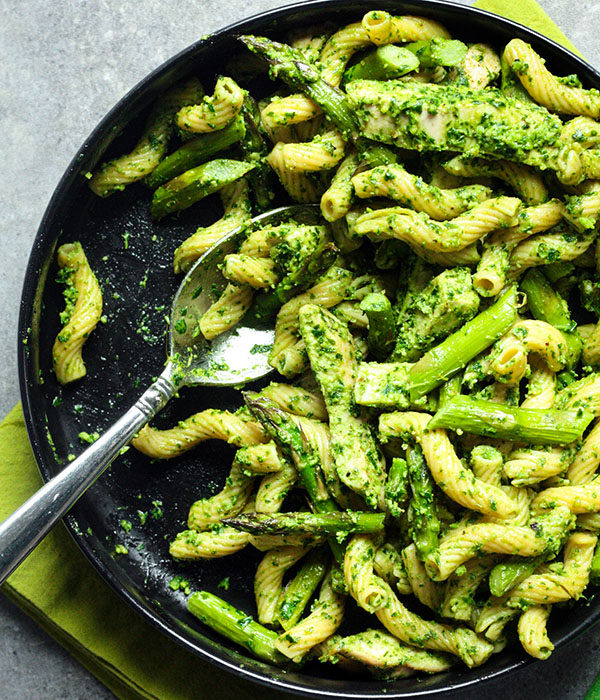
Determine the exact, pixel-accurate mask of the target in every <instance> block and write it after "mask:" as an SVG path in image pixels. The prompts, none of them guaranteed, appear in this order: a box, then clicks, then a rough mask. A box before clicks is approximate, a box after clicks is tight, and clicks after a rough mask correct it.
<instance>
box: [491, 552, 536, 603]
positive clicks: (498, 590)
mask: <svg viewBox="0 0 600 700" xmlns="http://www.w3.org/2000/svg"><path fill="white" fill-rule="evenodd" d="M546 559H547V555H545V554H542V555H540V556H539V557H519V556H514V557H510V558H509V559H507V560H506V561H503V562H501V563H500V564H496V566H495V567H494V568H493V569H492V570H491V571H490V578H489V585H490V593H491V594H492V595H494V596H497V597H500V596H503V595H504V594H505V593H507V592H508V591H509V590H510V589H511V588H514V587H515V586H518V585H519V584H520V583H521V581H524V580H525V579H526V578H527V577H528V576H531V574H532V573H533V572H534V571H535V570H536V569H537V568H538V566H539V565H540V564H541V563H542V562H544V561H545V560H546Z"/></svg>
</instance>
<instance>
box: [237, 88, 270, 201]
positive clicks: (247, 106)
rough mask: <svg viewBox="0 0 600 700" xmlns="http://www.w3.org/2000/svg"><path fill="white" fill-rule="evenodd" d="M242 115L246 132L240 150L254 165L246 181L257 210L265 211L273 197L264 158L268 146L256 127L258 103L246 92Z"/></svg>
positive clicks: (268, 171)
mask: <svg viewBox="0 0 600 700" xmlns="http://www.w3.org/2000/svg"><path fill="white" fill-rule="evenodd" d="M242 116H243V120H244V125H245V132H246V133H245V135H244V137H243V138H242V140H241V144H240V145H241V147H242V152H243V154H244V156H245V160H248V161H250V162H251V163H254V164H255V165H256V168H255V169H254V170H252V171H251V172H250V174H249V175H248V183H249V185H250V188H251V190H252V192H253V194H254V200H255V202H256V206H257V208H258V210H259V211H266V210H267V209H269V208H270V207H271V205H272V202H273V199H274V198H275V193H274V191H273V187H272V182H273V171H272V169H271V168H270V167H269V165H268V163H267V162H266V161H265V160H264V157H265V156H266V155H267V154H268V152H269V148H268V145H267V143H266V142H265V140H264V138H263V136H262V134H261V132H260V130H259V128H258V125H259V123H260V113H259V110H258V105H257V104H256V101H255V100H254V99H253V98H252V97H251V96H250V95H248V94H246V96H245V97H244V103H243V105H242Z"/></svg>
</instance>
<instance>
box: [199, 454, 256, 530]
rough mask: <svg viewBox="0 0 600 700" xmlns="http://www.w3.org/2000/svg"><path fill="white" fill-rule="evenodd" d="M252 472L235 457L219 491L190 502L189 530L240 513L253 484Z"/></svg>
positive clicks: (203, 527)
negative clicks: (208, 496)
mask: <svg viewBox="0 0 600 700" xmlns="http://www.w3.org/2000/svg"><path fill="white" fill-rule="evenodd" d="M254 479H255V477H254V474H252V473H248V471H247V470H246V469H244V467H243V466H242V465H241V464H240V462H239V461H238V460H237V459H235V460H234V461H233V464H232V466H231V470H230V471H229V476H228V477H227V479H226V480H225V485H224V486H223V488H222V489H221V491H219V493H217V494H215V495H214V496H211V497H210V498H201V499H200V500H198V501H195V502H194V503H192V505H191V507H190V510H189V513H188V520H187V525H188V528H189V529H190V530H206V529H207V528H208V526H209V525H212V524H214V523H218V522H220V521H221V520H222V519H223V518H230V517H232V516H234V515H237V514H238V513H241V512H242V510H243V508H244V506H245V505H246V503H247V502H248V498H249V497H250V492H251V491H252V487H253V486H254Z"/></svg>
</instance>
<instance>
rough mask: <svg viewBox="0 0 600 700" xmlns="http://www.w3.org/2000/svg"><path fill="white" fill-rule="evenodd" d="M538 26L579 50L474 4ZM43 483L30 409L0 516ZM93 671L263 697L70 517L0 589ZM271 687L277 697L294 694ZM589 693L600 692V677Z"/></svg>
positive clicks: (518, 6) (8, 434)
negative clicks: (96, 554)
mask: <svg viewBox="0 0 600 700" xmlns="http://www.w3.org/2000/svg"><path fill="white" fill-rule="evenodd" d="M474 6H475V7H479V8H481V9H483V10H489V11H490V12H495V13H496V14H498V15H502V16H504V17H508V18H509V19H513V20H515V21H517V22H520V23H521V24H525V25H526V26H528V27H530V28H531V29H534V30H536V31H538V32H540V33H542V34H545V35H546V36H548V37H550V38H551V39H554V40H555V41H557V42H558V43H561V44H563V45H564V46H566V47H567V48H569V49H570V50H571V51H576V49H575V48H574V46H573V45H572V44H571V42H570V41H569V40H568V39H567V38H566V37H565V35H564V34H563V33H562V32H561V31H560V29H558V27H557V26H556V25H555V24H554V22H552V20H551V19H550V18H549V17H548V15H546V13H545V12H544V11H543V10H542V9H541V8H540V7H539V5H538V4H537V3H536V2H534V0H477V2H475V4H474ZM41 484H42V481H41V478H40V475H39V472H38V470H37V467H36V464H35V460H34V458H33V455H32V452H31V448H30V446H29V441H28V439H27V432H26V429H25V423H24V420H23V414H22V412H21V408H20V407H19V406H17V407H15V408H14V409H13V410H12V411H11V412H10V413H9V415H8V416H7V417H6V418H5V420H4V421H3V423H2V424H1V425H0V521H2V520H4V519H5V518H6V517H7V516H8V515H10V513H12V512H13V511H14V510H15V509H16V508H17V507H18V506H19V505H21V503H23V501H25V500H26V499H27V498H28V497H29V496H30V495H31V494H33V493H34V492H35V491H36V490H37V489H38V488H39V487H40V486H41ZM0 590H2V592H3V593H4V594H5V595H6V596H8V597H9V598H10V599H11V600H13V601H14V602H15V603H16V604H17V605H18V606H20V607H21V608H22V609H23V610H25V611H26V612H27V613H28V614H29V615H30V616H31V617H32V618H34V619H35V620H36V621H37V622H38V623H39V624H40V625H41V626H42V627H43V628H44V629H45V630H46V631H47V632H48V633H49V634H51V635H52V636H53V637H54V638H55V639H56V640H58V642H60V644H62V645H63V646H64V647H65V648H66V649H67V650H68V651H69V652H71V653H72V654H73V656H75V658H77V659H78V660H79V661H80V662H81V663H82V664H83V665H84V666H85V667H86V668H87V669H88V670H89V671H91V673H93V674H94V675H95V676H96V677H97V678H98V679H99V680H100V681H102V682H103V683H104V684H105V685H106V686H108V687H109V688H110V689H111V690H112V691H113V693H114V694H115V695H117V696H118V697H119V698H123V699H124V700H139V699H140V698H142V699H146V698H152V699H156V700H171V699H172V700H181V698H190V697H194V698H211V699H214V700H219V699H220V698H231V697H235V698H237V700H250V699H251V698H254V697H256V686H255V685H254V684H251V683H249V682H247V681H244V680H242V679H241V678H238V677H236V676H234V675H232V674H229V673H227V672H225V671H219V670H215V667H213V666H212V665H210V664H207V663H205V662H203V661H202V660H201V659H199V658H198V657H196V656H194V655H192V654H190V653H189V652H186V651H185V650H183V649H182V648H181V647H179V646H178V645H176V644H175V643H174V642H172V641H171V640H169V639H167V638H166V637H165V636H163V635H162V634H161V633H159V632H157V631H155V630H154V629H153V628H152V627H151V626H150V625H149V624H148V623H147V622H146V621H145V620H143V619H142V618H141V617H139V616H138V615H137V613H135V612H134V611H133V610H132V609H131V608H130V607H129V606H128V605H127V604H126V603H125V602H123V601H122V600H121V599H120V598H119V597H118V596H117V595H116V594H115V593H114V592H113V591H112V589H110V588H109V587H108V585H107V584H106V583H105V582H104V581H103V580H102V579H101V578H100V576H99V575H98V574H97V573H96V571H95V570H94V569H93V568H92V567H91V565H90V564H89V563H88V561H87V560H86V559H85V558H84V557H83V555H82V554H81V552H80V551H79V550H78V548H77V547H76V545H75V543H74V542H73V540H72V539H71V537H70V536H69V534H68V533H67V531H66V529H65V527H64V525H62V523H61V524H60V525H58V526H57V527H56V528H54V530H53V531H52V532H51V533H50V534H49V535H48V536H47V537H46V538H45V539H44V541H43V542H42V543H41V544H40V545H39V546H38V547H37V549H35V551H34V552H33V553H32V554H31V555H30V556H29V558H28V559H27V560H26V561H25V562H24V563H23V564H22V565H21V566H20V567H19V568H18V569H17V570H16V571H15V573H14V574H13V575H12V576H11V577H10V578H9V579H8V581H7V582H6V583H5V584H4V585H3V586H2V588H1V589H0ZM293 697H295V696H291V695H289V694H287V693H281V692H276V691H273V690H271V691H269V698H271V699H272V700H292V699H293ZM587 700H600V678H599V679H597V680H596V682H595V684H594V686H593V687H592V689H591V690H590V692H589V694H588V696H587Z"/></svg>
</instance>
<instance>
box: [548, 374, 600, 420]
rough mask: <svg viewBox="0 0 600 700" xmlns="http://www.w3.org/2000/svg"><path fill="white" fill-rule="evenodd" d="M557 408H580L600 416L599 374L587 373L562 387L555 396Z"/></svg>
mask: <svg viewBox="0 0 600 700" xmlns="http://www.w3.org/2000/svg"><path fill="white" fill-rule="evenodd" d="M556 403H557V406H558V408H581V409H582V410H584V411H590V413H593V414H594V415H595V416H600V374H598V373H594V374H589V375H588V376H587V377H584V378H583V379H580V380H579V381H577V382H573V383H572V384H569V385H568V386H567V387H565V388H564V389H562V390H561V391H560V392H559V393H558V395H557V397H556Z"/></svg>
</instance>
